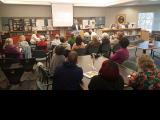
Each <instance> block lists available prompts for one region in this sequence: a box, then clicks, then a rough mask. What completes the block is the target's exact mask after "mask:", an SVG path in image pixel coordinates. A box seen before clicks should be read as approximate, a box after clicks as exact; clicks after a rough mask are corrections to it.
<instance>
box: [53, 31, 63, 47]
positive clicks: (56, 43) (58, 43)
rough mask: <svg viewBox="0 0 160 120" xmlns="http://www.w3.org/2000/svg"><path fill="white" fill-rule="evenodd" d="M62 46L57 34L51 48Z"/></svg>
mask: <svg viewBox="0 0 160 120" xmlns="http://www.w3.org/2000/svg"><path fill="white" fill-rule="evenodd" d="M60 44H61V42H60V39H59V35H58V34H56V35H55V39H54V40H53V41H51V46H58V45H60Z"/></svg>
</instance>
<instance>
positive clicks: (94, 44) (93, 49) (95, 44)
mask: <svg viewBox="0 0 160 120" xmlns="http://www.w3.org/2000/svg"><path fill="white" fill-rule="evenodd" d="M100 45H101V43H100V42H99V41H98V39H97V35H96V34H95V35H92V41H91V42H89V44H88V45H87V46H86V52H87V54H92V53H98V50H99V47H100Z"/></svg>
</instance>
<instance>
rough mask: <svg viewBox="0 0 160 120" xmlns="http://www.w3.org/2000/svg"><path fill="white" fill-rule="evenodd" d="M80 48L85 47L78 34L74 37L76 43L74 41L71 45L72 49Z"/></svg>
mask: <svg viewBox="0 0 160 120" xmlns="http://www.w3.org/2000/svg"><path fill="white" fill-rule="evenodd" d="M80 48H85V44H84V43H83V42H82V38H81V36H80V35H79V36H77V37H76V43H74V45H73V47H72V50H77V49H80Z"/></svg>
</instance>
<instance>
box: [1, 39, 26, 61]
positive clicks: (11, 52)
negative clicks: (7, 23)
mask: <svg viewBox="0 0 160 120" xmlns="http://www.w3.org/2000/svg"><path fill="white" fill-rule="evenodd" d="M3 48H4V52H5V55H6V57H13V58H17V59H22V58H23V57H22V53H21V51H20V49H19V48H18V47H17V46H15V45H14V44H13V39H12V38H7V39H6V42H5V44H4V47H3Z"/></svg>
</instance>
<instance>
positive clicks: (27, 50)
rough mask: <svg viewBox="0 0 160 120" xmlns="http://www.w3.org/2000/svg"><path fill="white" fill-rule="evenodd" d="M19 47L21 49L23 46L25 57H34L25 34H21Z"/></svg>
mask: <svg viewBox="0 0 160 120" xmlns="http://www.w3.org/2000/svg"><path fill="white" fill-rule="evenodd" d="M19 48H20V49H21V48H22V52H23V54H24V57H25V59H29V58H32V54H31V47H30V46H29V44H28V42H27V41H26V37H25V36H24V35H21V36H20V37H19Z"/></svg>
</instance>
